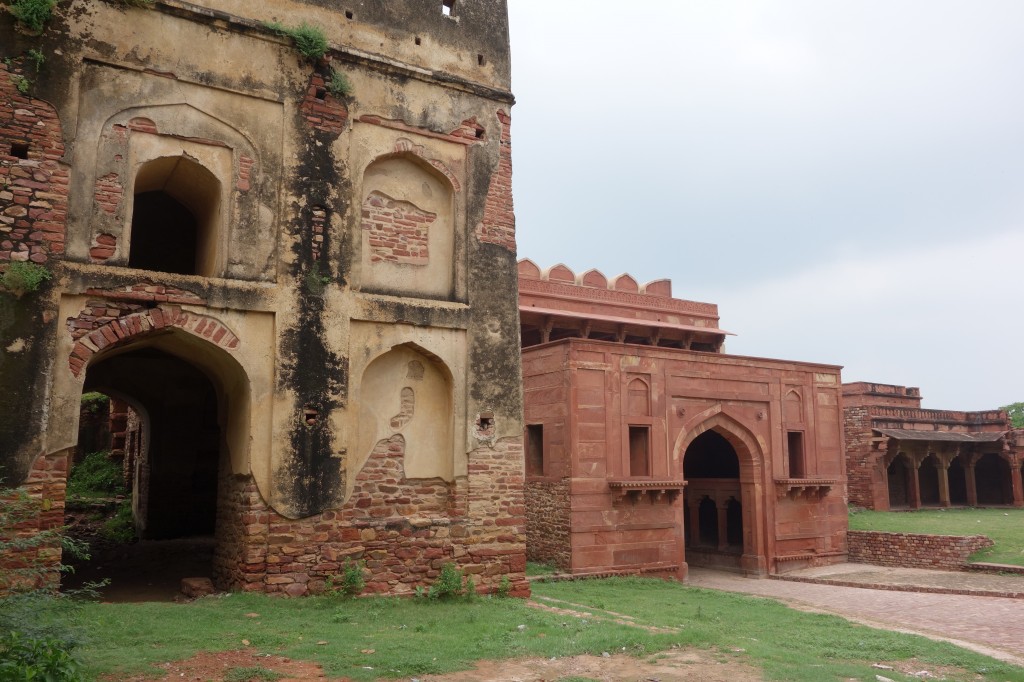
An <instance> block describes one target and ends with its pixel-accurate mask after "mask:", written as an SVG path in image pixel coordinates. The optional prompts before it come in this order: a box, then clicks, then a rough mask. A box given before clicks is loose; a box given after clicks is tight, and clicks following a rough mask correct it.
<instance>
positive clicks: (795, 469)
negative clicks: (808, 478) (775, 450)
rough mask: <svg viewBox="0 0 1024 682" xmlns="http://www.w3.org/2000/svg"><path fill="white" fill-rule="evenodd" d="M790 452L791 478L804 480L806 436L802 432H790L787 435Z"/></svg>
mask: <svg viewBox="0 0 1024 682" xmlns="http://www.w3.org/2000/svg"><path fill="white" fill-rule="evenodd" d="M786 440H787V443H786V445H787V447H788V450H789V477H790V478H803V477H804V476H805V472H804V434H803V432H802V431H790V432H788V434H787V439H786Z"/></svg>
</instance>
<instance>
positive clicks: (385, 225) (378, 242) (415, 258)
mask: <svg viewBox="0 0 1024 682" xmlns="http://www.w3.org/2000/svg"><path fill="white" fill-rule="evenodd" d="M362 215H363V223H362V227H363V230H364V231H366V232H367V233H369V237H370V262H372V263H381V262H390V263H406V264H409V265H426V264H427V263H428V262H429V261H430V251H429V248H428V240H429V231H430V226H431V225H432V224H433V223H434V220H435V219H437V214H436V213H430V212H428V211H423V210H421V209H420V208H418V207H417V206H415V205H413V204H411V203H409V202H408V201H396V200H394V199H392V198H391V197H389V196H387V195H386V194H382V193H381V192H377V191H374V192H370V195H369V196H368V197H366V201H364V202H363V214H362Z"/></svg>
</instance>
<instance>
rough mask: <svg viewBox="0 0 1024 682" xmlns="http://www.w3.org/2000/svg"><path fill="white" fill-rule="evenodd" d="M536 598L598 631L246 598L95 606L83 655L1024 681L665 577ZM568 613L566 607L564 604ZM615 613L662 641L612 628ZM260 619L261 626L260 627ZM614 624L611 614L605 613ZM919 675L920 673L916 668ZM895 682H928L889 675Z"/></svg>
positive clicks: (375, 605) (392, 673)
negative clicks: (697, 658) (894, 667)
mask: <svg viewBox="0 0 1024 682" xmlns="http://www.w3.org/2000/svg"><path fill="white" fill-rule="evenodd" d="M534 587H535V589H534V593H535V596H536V597H549V598H553V599H558V600H563V601H565V602H571V603H573V604H579V605H582V607H583V608H580V609H579V610H586V611H589V612H592V613H593V614H594V616H593V617H591V618H587V619H579V618H575V617H572V616H566V615H559V614H557V613H552V612H548V611H542V610H538V609H533V608H529V607H527V605H526V604H525V603H524V602H523V601H520V600H514V599H474V600H472V601H465V600H457V601H453V602H437V601H432V600H427V599H382V598H366V599H355V600H337V599H335V600H331V599H327V598H306V599H280V598H269V597H266V596H263V595H242V594H235V595H230V596H226V597H211V598H206V599H201V600H199V601H197V602H195V603H192V604H184V605H177V604H156V603H144V604H88V605H86V606H85V607H83V608H81V609H79V610H78V611H77V612H76V613H75V614H74V616H73V618H74V622H75V623H76V624H77V625H78V626H79V627H80V628H81V629H82V630H83V631H85V632H86V633H87V634H88V643H87V644H86V645H85V646H84V647H83V648H82V649H81V650H80V651H81V654H82V656H83V658H84V659H85V661H86V665H87V669H88V671H89V673H90V674H92V675H98V674H100V673H114V674H115V675H116V676H118V677H120V676H124V675H127V674H130V673H138V672H143V671H146V670H150V671H152V668H151V666H152V664H154V663H159V662H163V661H170V660H177V659H182V658H187V657H189V656H191V655H193V654H194V653H196V652H198V651H200V650H206V651H222V650H228V649H237V648H241V647H243V646H245V644H244V643H243V641H242V640H246V641H247V642H248V645H249V646H251V647H255V648H256V649H257V650H258V651H261V652H266V653H274V654H281V655H284V656H288V657H291V658H293V659H298V660H311V661H316V662H317V663H319V664H321V665H322V666H323V667H324V669H325V672H326V673H327V675H330V676H342V675H345V676H348V677H350V678H352V679H355V680H371V679H376V678H379V677H392V678H405V679H409V678H410V677H414V676H417V675H422V674H428V673H444V672H448V671H453V670H458V669H464V668H469V667H472V664H473V662H474V661H475V660H478V659H500V658H509V657H521V656H543V657H547V658H550V657H552V656H558V657H561V656H566V655H570V654H579V653H591V654H597V655H600V654H601V653H602V652H605V651H608V652H616V653H622V652H628V653H631V654H633V655H637V656H644V657H651V658H653V657H656V656H657V652H659V651H663V650H665V649H668V648H670V647H672V646H673V645H676V646H682V647H698V648H701V649H710V650H714V651H716V652H719V653H720V654H721V655H723V656H728V657H732V656H735V657H737V658H738V659H739V660H740V661H742V662H745V663H748V664H751V665H753V666H755V667H759V668H761V669H763V670H764V673H765V677H766V678H767V679H778V680H808V681H810V680H814V681H818V680H829V679H831V680H864V681H868V682H870V681H873V680H875V675H876V674H877V673H878V670H877V669H873V668H871V667H870V666H871V664H872V663H878V662H890V663H891V662H898V661H906V660H909V659H911V658H915V659H916V662H915V663H914V665H918V663H920V664H921V665H922V666H923V665H925V664H930V665H942V666H951V667H954V668H958V669H961V670H962V671H963V672H962V675H960V676H954V677H951V678H950V677H948V675H947V679H964V680H967V679H972V680H999V681H1000V682H1002V681H1011V682H1024V669H1022V668H1017V667H1013V666H1009V665H1006V664H1003V663H1000V662H998V661H995V660H993V659H990V658H987V657H984V656H981V655H978V654H974V653H971V652H968V651H966V650H963V649H960V648H957V647H955V646H953V645H950V644H945V643H941V642H932V641H930V640H927V639H924V638H921V637H916V636H912V635H904V634H898V633H892V632H887V631H882V630H875V629H871V628H867V627H864V626H858V625H852V624H850V623H848V622H847V621H845V620H843V619H841V618H838V617H835V616H825V615H818V614H809V613H803V612H799V611H794V610H791V609H788V608H786V607H784V606H782V605H780V604H778V603H776V602H773V601H770V600H765V599H756V598H750V597H744V596H740V595H734V594H727V593H719V592H713V591H708V590H700V589H696V588H690V587H686V586H684V585H681V584H678V583H672V582H663V581H659V580H651V579H608V580H592V581H578V582H564V583H548V584H536V585H535V586H534ZM557 605H559V606H565V605H564V604H557ZM601 610H608V611H612V612H616V613H621V614H626V615H629V616H632V617H634V618H635V619H636V621H637V622H638V623H641V624H646V625H652V626H659V627H662V628H674V629H675V631H671V632H650V631H647V630H645V629H642V628H637V627H629V626H626V625H620V624H617V623H614V622H611V621H609V620H602V612H601ZM253 614H258V615H253ZM605 615H607V614H605ZM915 669H917V668H915ZM886 676H888V677H890V678H891V679H894V680H910V679H916V678H911V677H906V676H903V675H901V674H899V673H897V672H895V671H887V672H886Z"/></svg>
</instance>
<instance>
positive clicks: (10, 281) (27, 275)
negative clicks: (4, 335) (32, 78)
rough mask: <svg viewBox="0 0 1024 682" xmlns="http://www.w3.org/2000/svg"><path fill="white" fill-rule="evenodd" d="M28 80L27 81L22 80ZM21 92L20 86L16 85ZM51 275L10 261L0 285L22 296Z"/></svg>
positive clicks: (41, 268) (38, 268) (39, 269)
mask: <svg viewBox="0 0 1024 682" xmlns="http://www.w3.org/2000/svg"><path fill="white" fill-rule="evenodd" d="M23 80H26V81H27V80H28V79H23ZM18 90H19V91H21V85H20V84H19V85H18ZM52 276H53V275H51V274H50V271H49V270H47V269H46V268H44V267H43V266H42V265H37V264H36V263H30V262H28V261H12V262H10V263H8V264H7V270H6V271H5V272H4V274H3V276H0V284H2V285H3V287H4V288H5V289H7V290H8V291H10V292H11V293H13V294H16V295H18V296H21V295H22V294H25V293H28V292H32V291H35V290H36V289H38V288H39V285H41V284H42V283H43V282H45V281H46V280H48V279H50V277H52Z"/></svg>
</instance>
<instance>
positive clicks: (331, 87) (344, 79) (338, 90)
mask: <svg viewBox="0 0 1024 682" xmlns="http://www.w3.org/2000/svg"><path fill="white" fill-rule="evenodd" d="M327 92H329V93H331V95H332V96H333V97H339V98H340V97H348V96H349V95H351V94H352V83H351V82H350V81H349V79H348V76H346V75H345V74H344V73H342V72H341V71H339V70H338V68H337V67H335V66H332V67H331V80H330V82H329V83H328V84H327Z"/></svg>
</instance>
